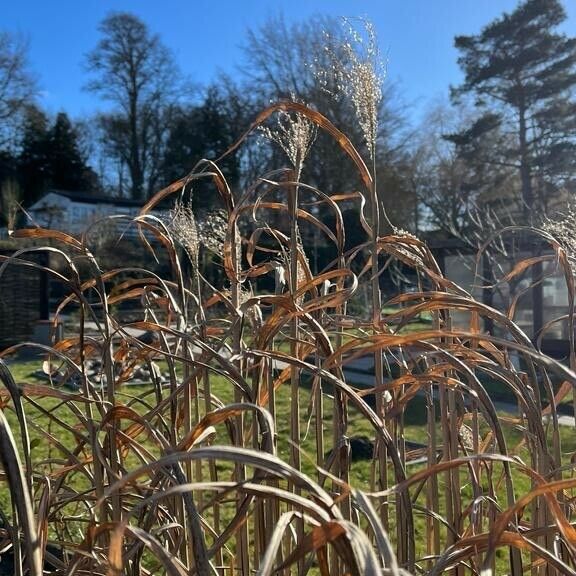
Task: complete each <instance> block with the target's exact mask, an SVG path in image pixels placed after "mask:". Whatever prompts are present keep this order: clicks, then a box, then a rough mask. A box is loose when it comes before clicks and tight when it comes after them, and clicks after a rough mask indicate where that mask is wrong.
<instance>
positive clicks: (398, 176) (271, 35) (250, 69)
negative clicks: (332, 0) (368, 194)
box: [241, 15, 413, 228]
mask: <svg viewBox="0 0 576 576" xmlns="http://www.w3.org/2000/svg"><path fill="white" fill-rule="evenodd" d="M348 35H349V31H348V30H347V27H346V25H345V23H344V22H343V21H342V20H341V19H338V18H334V17H330V16H320V15H316V16H312V17H311V18H309V19H307V20H304V21H302V22H296V23H293V24H288V23H287V22H286V21H285V20H284V18H283V17H281V16H278V17H273V18H269V19H268V20H267V21H266V22H265V23H264V24H263V25H262V26H261V27H259V28H258V29H252V30H249V31H248V34H247V39H246V42H245V44H244V46H243V50H244V62H243V65H242V67H241V71H242V72H243V75H244V78H245V80H246V84H247V85H248V86H249V87H250V93H251V94H252V95H253V97H254V99H258V100H259V101H260V102H261V103H262V104H263V105H266V104H267V103H268V102H269V101H270V100H277V99H280V98H296V99H298V100H301V101H303V102H305V103H306V104H308V105H310V106H312V107H315V108H316V109H317V110H318V111H319V112H321V113H322V114H324V115H325V116H326V117H327V118H329V119H330V120H331V121H332V122H333V123H334V124H335V125H336V126H337V127H338V128H339V129H341V130H342V131H344V132H345V133H346V135H347V136H348V137H349V138H350V139H351V140H352V142H353V143H354V145H355V146H356V147H357V148H358V150H359V151H360V152H361V153H362V154H363V155H364V157H365V158H367V159H368V158H370V157H371V153H370V151H369V150H368V146H367V142H366V138H365V137H364V134H363V129H362V125H361V122H359V119H358V117H357V114H356V112H355V109H354V102H353V97H352V98H348V97H342V84H343V82H342V79H341V78H340V77H339V68H341V66H338V64H342V65H343V66H342V67H346V64H353V63H352V62H351V61H350V60H351V58H352V59H353V57H354V53H353V51H352V52H350V51H347V49H346V46H349V44H348V42H349V38H348ZM348 68H350V66H348ZM377 72H381V74H382V75H384V71H383V70H378V71H377ZM379 88H380V86H379ZM381 89H382V98H378V99H377V100H378V109H377V110H376V114H377V116H378V122H377V123H376V124H377V125H378V131H377V134H375V138H376V144H377V145H376V151H377V152H376V171H377V173H378V177H379V180H380V183H381V186H380V190H381V191H383V197H382V201H383V202H384V203H385V204H388V205H390V204H391V203H390V202H388V201H387V198H386V197H387V196H388V197H392V196H394V197H395V198H399V197H401V198H403V199H404V198H407V196H408V193H409V190H408V189H407V187H406V186H405V185H404V184H405V182H404V169H403V165H404V164H405V159H406V158H405V152H406V146H405V143H406V137H407V130H406V123H405V115H404V113H403V110H402V109H401V106H400V104H399V102H400V100H399V98H398V94H397V93H396V91H395V88H394V85H393V84H391V83H390V82H388V81H386V82H384V83H383V84H382V86H381ZM303 178H304V179H305V180H306V181H308V182H310V183H313V184H314V185H315V186H317V187H318V188H320V189H321V190H322V191H323V192H326V193H328V194H332V193H336V192H340V191H343V190H351V189H356V188H357V187H359V186H360V185H361V184H360V182H359V181H358V180H357V176H356V174H355V172H354V170H353V169H352V167H351V166H350V165H348V163H347V160H346V159H344V158H342V155H341V154H340V152H339V149H338V146H337V144H335V143H334V142H333V140H332V139H331V138H330V137H328V136H326V135H325V134H323V133H322V132H319V133H318V136H317V138H316V141H315V144H314V147H313V149H312V151H311V154H310V156H309V159H308V161H307V162H306V163H305V165H304V169H303ZM397 207H399V205H398V203H397V202H395V203H394V206H392V207H391V210H390V211H391V218H392V220H393V221H394V223H395V224H398V225H399V226H401V227H408V228H412V227H413V226H412V223H413V219H412V217H411V216H412V213H413V211H412V210H410V209H406V207H405V206H403V207H402V209H401V210H398V211H396V210H395V208H397ZM407 216H408V218H407ZM407 220H408V221H407Z"/></svg>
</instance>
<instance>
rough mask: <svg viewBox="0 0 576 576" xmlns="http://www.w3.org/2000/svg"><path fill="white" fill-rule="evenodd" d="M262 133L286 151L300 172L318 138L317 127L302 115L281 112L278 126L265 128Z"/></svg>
mask: <svg viewBox="0 0 576 576" xmlns="http://www.w3.org/2000/svg"><path fill="white" fill-rule="evenodd" d="M261 131H262V134H263V135H264V137H265V138H267V139H268V140H270V141H271V142H275V143H276V144H278V145H279V146H280V147H281V148H282V150H284V152H285V153H286V156H288V160H290V163H291V164H292V166H293V167H294V169H295V170H297V171H300V170H301V168H302V164H303V162H304V159H305V158H306V156H307V155H308V152H310V148H311V147H312V144H313V143H314V140H315V138H316V126H315V125H314V124H313V123H312V122H310V120H308V118H306V116H303V115H302V114H298V113H288V112H280V113H279V114H278V120H277V123H276V125H275V126H273V127H267V126H264V127H262V128H261Z"/></svg>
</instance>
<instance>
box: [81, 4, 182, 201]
mask: <svg viewBox="0 0 576 576" xmlns="http://www.w3.org/2000/svg"><path fill="white" fill-rule="evenodd" d="M100 33H101V35H102V38H101V40H100V42H99V43H98V45H97V46H96V47H95V48H94V50H92V51H91V52H90V53H89V54H88V56H87V61H86V65H87V69H88V71H89V72H90V73H92V75H93V78H92V80H90V82H88V84H87V88H88V89H89V90H91V91H93V92H96V93H97V94H100V95H101V96H102V98H103V99H105V100H108V101H110V102H112V103H113V104H114V105H115V109H114V110H113V111H112V112H111V113H110V114H104V115H102V116H101V127H102V129H103V131H104V134H105V137H106V139H107V142H108V144H109V147H108V150H109V151H110V153H111V154H112V155H114V156H115V157H116V158H117V160H118V162H119V163H120V164H123V165H126V167H127V170H128V174H129V177H130V194H131V196H132V197H133V198H144V197H146V196H148V195H150V194H151V193H152V192H153V191H154V187H155V185H156V183H157V179H158V168H159V165H160V162H161V146H162V139H163V138H164V136H165V131H164V129H163V126H164V115H165V114H166V112H167V110H169V108H170V105H171V103H172V101H173V99H174V97H175V93H176V90H177V83H178V80H179V73H178V69H177V67H176V64H175V62H174V58H173V56H172V54H171V52H170V51H169V50H168V48H167V47H166V46H164V44H162V42H161V40H160V38H159V36H157V35H156V34H152V33H151V32H150V30H149V29H148V27H147V26H146V24H145V23H144V22H142V21H141V20H140V19H139V18H137V17H136V16H134V15H133V14H129V13H126V12H115V13H112V14H110V15H109V16H108V17H106V18H105V19H104V20H103V22H102V23H101V25H100Z"/></svg>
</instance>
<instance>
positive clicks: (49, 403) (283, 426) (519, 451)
mask: <svg viewBox="0 0 576 576" xmlns="http://www.w3.org/2000/svg"><path fill="white" fill-rule="evenodd" d="M40 365H41V363H40V361H39V360H37V361H34V360H29V361H23V362H15V363H11V364H10V370H11V372H12V374H13V376H14V378H15V380H16V382H17V383H18V384H22V383H30V384H45V385H46V384H47V382H46V381H42V380H39V379H38V378H36V377H35V376H34V371H35V370H37V369H38V368H39V367H40ZM211 388H212V393H213V395H215V396H216V397H218V398H219V400H220V401H221V402H222V403H224V404H227V403H230V402H232V401H233V400H234V391H233V387H232V385H231V384H230V383H229V382H228V381H227V380H225V379H224V378H223V377H221V376H217V375H216V376H212V377H211ZM152 391H153V390H152V386H131V387H124V388H123V389H121V390H119V391H118V394H117V401H118V402H119V403H123V404H125V405H129V406H131V407H133V408H134V409H135V410H136V411H137V412H138V413H140V414H144V413H145V412H146V411H147V410H148V409H149V408H150V407H151V406H153V405H154V404H155V399H154V395H153V394H152ZM68 392H69V393H70V394H72V392H71V391H68ZM26 393H27V392H26ZM291 400H292V397H291V394H290V388H289V386H287V385H283V386H281V387H280V388H279V389H278V391H277V395H276V427H277V429H276V432H277V450H278V455H279V456H280V457H281V458H282V459H284V460H285V461H289V458H290V442H289V437H290V431H289V424H288V423H289V421H290V413H291V410H292V407H291ZM323 402H324V419H323V428H324V433H325V440H326V444H325V450H326V451H328V450H329V449H330V447H331V442H332V429H333V426H334V422H333V418H334V416H333V401H332V398H331V397H330V396H329V395H328V394H325V395H324V397H323ZM8 406H9V405H8ZM146 406H148V407H146ZM25 410H26V414H27V420H28V422H29V426H30V436H31V446H32V450H31V455H32V460H33V462H34V463H35V471H36V472H37V473H41V472H45V473H48V474H50V473H51V471H53V470H54V463H55V462H58V461H59V462H63V459H64V460H65V459H66V458H67V457H68V456H67V454H66V449H71V448H72V447H74V446H76V445H77V442H76V440H75V434H78V433H82V434H85V433H86V432H85V429H84V425H82V424H81V415H82V414H85V406H84V404H83V403H82V402H77V401H68V402H63V401H62V400H61V399H57V398H46V397H44V398H43V397H35V396H33V395H32V396H30V398H28V399H27V400H26V401H25ZM425 410H426V408H425V405H424V404H423V400H422V399H420V398H416V399H414V400H413V401H412V403H411V409H410V410H408V412H407V413H406V415H405V421H406V422H407V424H406V426H405V428H404V437H405V439H406V440H411V441H414V442H419V443H421V444H424V445H426V444H428V442H429V438H428V436H427V431H426V427H425V424H424V422H425ZM5 412H6V413H7V415H8V419H9V422H10V423H11V425H12V426H14V429H15V430H17V423H16V418H15V415H14V413H13V411H12V410H11V409H9V407H8V409H6V410H5ZM309 413H310V390H309V389H308V388H306V387H302V388H301V389H300V414H301V419H300V422H301V431H302V432H301V442H300V450H301V456H302V458H301V460H302V469H303V471H304V472H305V473H306V474H307V475H309V476H310V477H312V478H318V477H319V476H320V474H319V472H318V470H317V468H316V466H315V461H316V443H315V437H314V434H313V430H314V425H315V422H314V416H309ZM79 415H80V416H79ZM95 418H97V416H96V415H95ZM126 426H127V425H124V428H126ZM503 429H504V432H505V436H506V440H507V444H508V448H509V451H510V452H511V453H512V454H515V455H517V456H518V457H519V458H521V459H522V460H523V461H524V462H525V463H527V464H529V462H530V453H529V451H528V448H527V447H526V446H525V445H522V444H520V445H519V443H520V441H521V439H522V436H523V434H522V432H521V431H520V430H519V429H518V427H517V425H516V424H511V423H510V424H508V423H504V424H503ZM441 432H442V431H441V424H440V422H439V423H438V426H437V430H436V433H437V441H438V443H440V442H441ZM348 436H350V437H351V436H367V437H369V438H372V439H373V438H374V433H373V430H372V428H371V425H370V424H369V423H368V422H367V420H366V419H365V417H364V416H363V415H362V414H360V413H359V412H358V411H357V410H355V409H353V408H351V409H350V413H349V427H348ZM138 440H139V441H140V442H141V444H142V446H144V447H145V448H146V449H147V450H149V451H150V453H151V454H153V455H155V456H158V455H159V454H160V450H159V449H158V448H157V446H155V445H154V444H153V443H151V442H150V441H149V440H147V439H146V438H145V437H144V436H142V437H138ZM561 440H562V449H563V455H564V456H563V459H564V462H565V463H567V462H568V461H569V460H570V457H571V455H572V454H573V453H574V452H576V435H575V434H574V431H573V429H572V428H562V430H561ZM216 442H221V443H228V439H227V435H226V433H225V429H224V427H221V428H220V427H219V428H218V434H217V436H216ZM124 465H125V466H126V467H127V468H134V467H136V466H138V465H139V461H138V459H137V458H136V457H134V456H131V457H128V458H127V459H126V461H125V462H124ZM424 467H425V463H420V464H415V465H408V467H407V471H408V474H409V475H410V474H413V473H415V472H417V471H419V470H422V469H423V468H424ZM227 469H228V470H231V466H230V467H228V466H226V465H220V464H219V465H218V471H219V473H220V474H224V475H225V474H226V472H227ZM493 469H494V474H495V476H496V477H497V476H498V475H499V474H500V473H501V466H499V465H494V466H493ZM372 474H373V469H372V462H371V461H369V460H360V461H356V462H353V463H352V466H351V470H350V484H351V485H352V486H354V487H356V488H359V489H362V490H365V491H370V486H371V483H370V478H371V476H372ZM460 478H461V482H460V483H461V487H460V489H461V492H462V496H463V499H464V500H465V501H469V502H471V501H472V500H473V494H472V490H471V487H470V482H469V477H468V470H467V469H466V468H464V467H463V468H462V469H461V473H460ZM70 482H72V485H73V486H74V488H75V489H76V490H78V491H82V490H83V489H85V488H87V487H88V483H87V481H86V478H85V477H84V476H83V475H82V474H80V473H74V475H73V477H71V478H69V483H70ZM391 482H392V479H391ZM514 483H515V490H516V495H517V497H518V496H520V495H522V494H525V493H526V492H528V491H529V490H530V486H531V481H530V479H529V478H527V477H526V476H525V475H523V474H520V473H519V472H515V474H514ZM326 487H327V488H330V485H329V484H327V485H326ZM440 492H442V476H440ZM411 494H412V495H413V497H414V498H415V502H416V503H418V504H421V505H425V496H424V491H422V492H420V493H419V494H416V492H415V490H414V491H413V492H411ZM503 494H504V493H503V488H502V489H501V490H499V493H498V494H497V496H499V498H502V500H501V502H500V504H501V506H502V507H506V505H505V501H504V499H503ZM0 506H2V508H3V509H5V510H9V495H8V493H7V490H0ZM441 511H442V510H441ZM64 512H65V513H66V514H72V513H76V514H77V513H78V510H76V509H75V508H74V507H72V508H71V507H68V508H66V509H64ZM64 512H63V513H64ZM231 513H232V512H231V511H229V512H228V513H224V514H223V517H224V518H226V517H228V516H229V515H230V514H231ZM415 529H416V535H417V540H418V541H419V546H423V545H424V544H423V535H424V534H425V533H426V526H425V519H424V517H423V516H422V515H420V516H416V526H415ZM391 537H392V539H393V540H394V538H395V537H394V533H393V526H391ZM421 540H422V541H421ZM419 552H420V553H421V554H424V552H425V550H424V549H422V548H419Z"/></svg>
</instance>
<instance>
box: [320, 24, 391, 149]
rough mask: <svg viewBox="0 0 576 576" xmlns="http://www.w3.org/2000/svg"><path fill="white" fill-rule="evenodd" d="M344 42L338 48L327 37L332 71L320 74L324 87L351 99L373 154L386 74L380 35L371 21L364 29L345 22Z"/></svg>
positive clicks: (321, 71) (367, 144) (321, 84)
mask: <svg viewBox="0 0 576 576" xmlns="http://www.w3.org/2000/svg"><path fill="white" fill-rule="evenodd" d="M343 23H344V25H345V26H346V33H345V38H344V41H343V42H342V43H341V44H340V43H339V44H338V45H335V43H334V41H333V40H332V39H331V38H330V37H329V36H327V38H326V40H327V45H326V52H327V55H328V57H329V59H330V62H331V69H329V70H319V71H318V72H317V73H316V77H317V80H318V81H319V83H320V86H321V87H322V88H323V89H324V90H326V91H327V92H329V93H331V94H332V95H333V96H334V97H336V98H340V97H341V96H346V97H348V98H350V101H351V102H352V105H353V107H354V111H355V113H356V117H357V118H358V124H359V125H360V128H361V130H362V135H363V136H364V139H365V142H366V146H367V147H368V150H369V151H370V154H371V155H373V154H374V152H375V148H376V139H377V136H378V110H379V109H380V103H381V101H382V82H383V79H384V73H383V71H382V64H381V60H380V55H379V51H378V44H377V39H376V33H375V31H374V27H373V25H372V23H371V22H369V21H366V20H361V23H362V28H363V29H362V30H359V29H358V28H356V27H354V26H353V25H352V23H351V21H350V20H348V19H344V21H343Z"/></svg>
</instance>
